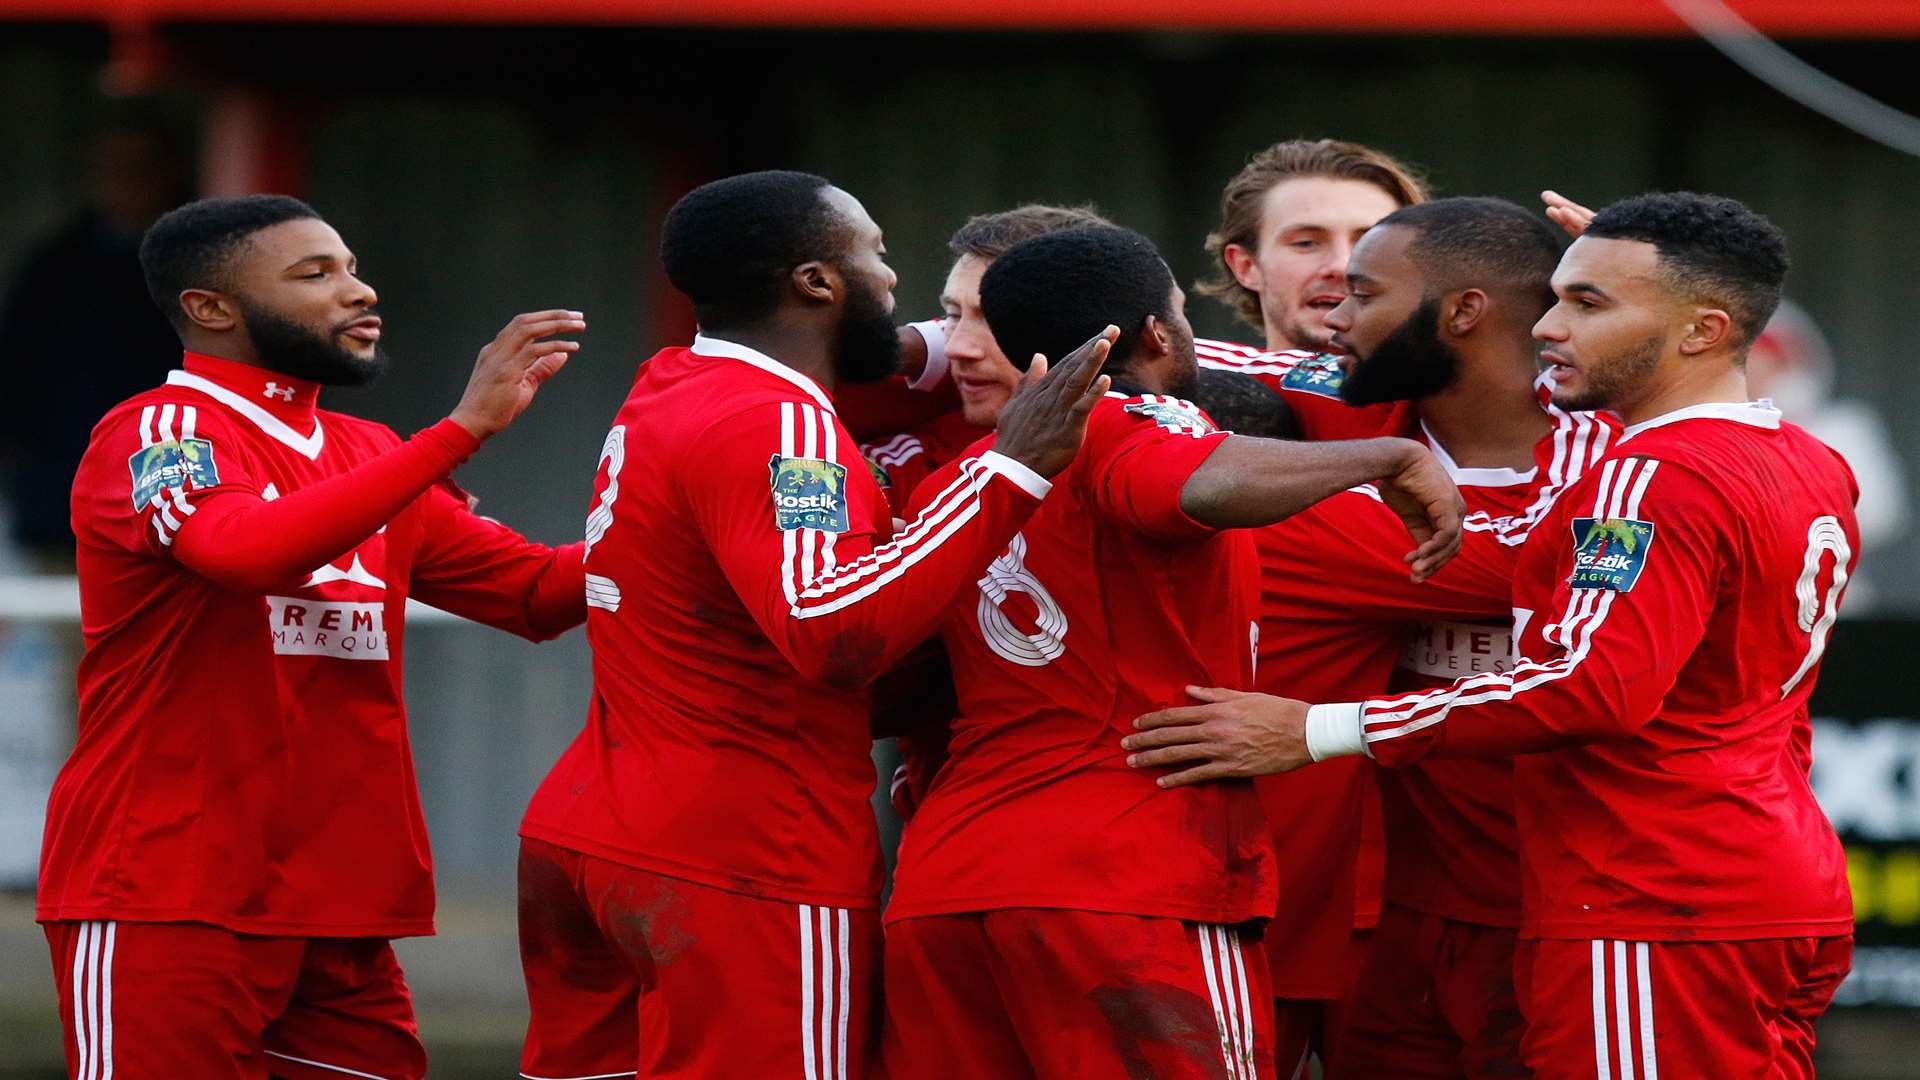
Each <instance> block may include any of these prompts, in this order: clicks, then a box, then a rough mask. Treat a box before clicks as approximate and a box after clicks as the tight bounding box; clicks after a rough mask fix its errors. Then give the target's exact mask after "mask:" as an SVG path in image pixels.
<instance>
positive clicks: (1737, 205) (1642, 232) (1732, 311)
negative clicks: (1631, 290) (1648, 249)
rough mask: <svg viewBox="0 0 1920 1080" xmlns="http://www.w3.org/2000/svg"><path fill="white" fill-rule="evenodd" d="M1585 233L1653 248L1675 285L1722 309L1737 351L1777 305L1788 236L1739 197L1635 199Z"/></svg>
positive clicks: (1687, 194) (1679, 194)
mask: <svg viewBox="0 0 1920 1080" xmlns="http://www.w3.org/2000/svg"><path fill="white" fill-rule="evenodd" d="M1584 235H1586V236H1591V237H1593V238H1595V239H1599V240H1638V241H1641V242H1643V243H1648V244H1652V245H1653V247H1654V250H1655V251H1657V252H1658V253H1659V262H1658V264H1657V265H1658V267H1659V270H1660V273H1661V274H1662V275H1663V276H1664V277H1665V278H1666V282H1667V284H1668V285H1669V286H1670V287H1672V288H1673V289H1674V290H1675V291H1676V292H1680V293H1682V294H1684V295H1686V296H1688V297H1689V298H1692V299H1694V300H1697V301H1700V302H1702V303H1708V304H1712V305H1714V306H1715V307H1719V308H1723V309H1725V311H1726V312H1727V314H1728V316H1729V317H1730V318H1731V319H1732V321H1733V332H1734V340H1733V344H1734V345H1735V347H1737V348H1745V347H1746V346H1747V345H1749V344H1751V343H1752V342H1753V340H1754V339H1755V338H1757V337H1759V336H1760V332H1761V331H1762V330H1765V329H1766V326H1767V320H1768V319H1770V318H1772V317H1773V311H1774V309H1775V308H1777V307H1779V306H1780V288H1781V286H1782V285H1783V284H1785V282H1786V279H1787V238H1786V234H1784V233H1782V232H1781V231H1780V228H1779V226H1776V225H1775V224H1774V223H1773V222H1771V221H1768V220H1767V219H1766V218H1764V217H1762V216H1761V215H1759V214H1756V213H1754V212H1753V211H1752V210H1750V209H1748V208H1747V206H1746V204H1745V203H1742V202H1741V201H1740V200H1738V199H1730V198H1728V197H1726V196H1725V195H1701V194H1698V193H1696V192H1692V191H1666V192H1652V193H1649V194H1645V195H1635V196H1633V197H1632V198H1627V199H1622V200H1620V201H1619V202H1617V203H1614V204H1613V205H1612V206H1609V207H1607V208H1606V209H1604V210H1602V211H1600V212H1599V213H1598V214H1595V215H1594V217H1593V221H1592V222H1590V223H1589V224H1588V225H1587V230H1586V232H1585V234H1584Z"/></svg>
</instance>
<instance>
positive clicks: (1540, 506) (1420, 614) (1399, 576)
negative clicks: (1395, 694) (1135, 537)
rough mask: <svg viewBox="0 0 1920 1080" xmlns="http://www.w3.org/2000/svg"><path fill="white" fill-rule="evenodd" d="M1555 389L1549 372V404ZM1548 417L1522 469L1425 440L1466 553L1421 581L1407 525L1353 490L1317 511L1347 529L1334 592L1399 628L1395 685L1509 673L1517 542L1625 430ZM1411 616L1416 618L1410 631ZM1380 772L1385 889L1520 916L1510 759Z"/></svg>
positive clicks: (1599, 421) (1367, 617)
mask: <svg viewBox="0 0 1920 1080" xmlns="http://www.w3.org/2000/svg"><path fill="white" fill-rule="evenodd" d="M1549 389H1550V387H1549V386H1548V385H1547V384H1546V383H1545V382H1544V381H1543V383H1542V399H1543V403H1544V399H1545V397H1546V395H1547V392H1548V390H1549ZM1548 413H1549V415H1550V416H1552V417H1553V418H1554V421H1555V426H1554V430H1553V431H1552V432H1551V433H1550V434H1548V435H1547V436H1545V437H1544V438H1542V439H1541V440H1540V442H1539V443H1538V444H1537V445H1536V446H1535V448H1534V467H1533V469H1531V470H1529V471H1527V472H1524V473H1522V472H1515V471H1512V470H1507V469H1462V468H1459V467H1457V466H1455V465H1454V464H1453V461H1452V459H1451V458H1449V457H1448V456H1447V453H1446V449H1445V448H1444V447H1442V446H1439V445H1438V444H1436V443H1433V441H1432V440H1431V438H1429V439H1428V440H1427V441H1428V443H1429V445H1431V446H1433V448H1434V452H1435V454H1436V455H1437V456H1438V457H1439V458H1440V460H1441V463H1442V464H1443V465H1445V466H1446V467H1447V470H1448V472H1449V474H1450V475H1452V477H1453V479H1454V482H1455V483H1456V484H1458V485H1459V486H1460V494H1461V496H1462V497H1463V498H1464V499H1465V501H1466V504H1467V516H1466V518H1465V522H1464V526H1465V528H1464V539H1463V543H1462V545H1461V549H1460V553H1459V554H1458V555H1457V556H1455V557H1454V559H1453V561H1451V562H1449V563H1448V564H1447V566H1446V567H1445V568H1443V569H1442V570H1441V571H1440V572H1439V573H1437V574H1435V575H1434V576H1433V577H1432V578H1431V579H1429V580H1428V581H1427V582H1425V583H1423V584H1419V585H1415V584H1413V583H1412V582H1411V581H1409V580H1408V578H1407V569H1406V563H1405V562H1404V561H1402V558H1401V556H1402V555H1404V554H1405V552H1406V550H1407V548H1408V545H1409V541H1408V539H1407V532H1406V527H1405V526H1404V525H1403V524H1402V523H1401V521H1400V519H1399V517H1398V516H1397V515H1395V514H1394V513H1393V512H1392V511H1390V510H1388V509H1387V508H1386V507H1385V506H1384V505H1383V504H1381V503H1379V502H1378V501H1377V500H1376V499H1374V498H1372V497H1371V496H1370V495H1368V494H1363V493H1359V492H1349V493H1346V494H1343V495H1340V496H1337V497H1336V500H1338V501H1336V500H1329V502H1328V504H1325V506H1326V508H1325V510H1320V509H1318V508H1316V510H1315V511H1313V513H1316V514H1317V513H1326V514H1329V515H1333V516H1335V517H1336V518H1337V522H1338V528H1339V530H1340V543H1339V544H1337V545H1330V546H1329V547H1327V548H1326V549H1325V550H1324V554H1323V557H1322V558H1323V562H1322V565H1321V570H1322V571H1323V572H1324V574H1325V580H1326V581H1327V582H1328V583H1329V587H1328V589H1327V596H1326V602H1327V603H1328V604H1329V605H1333V606H1336V607H1339V608H1341V609H1343V610H1345V611H1347V612H1349V613H1350V614H1351V615H1352V617H1353V618H1354V619H1355V620H1356V622H1358V623H1360V624H1364V625H1372V626H1375V627H1383V626H1386V627H1391V629H1392V630H1394V631H1395V632H1396V633H1397V634H1401V635H1403V636H1402V637H1401V641H1402V643H1403V647H1402V649H1401V651H1400V655H1399V658H1398V661H1397V667H1396V670H1395V671H1394V672H1393V675H1392V678H1391V684H1390V686H1389V689H1390V690H1395V691H1398V690H1407V689H1419V688H1431V687H1434V686H1444V685H1450V684H1451V683H1452V682H1453V681H1454V679H1456V678H1458V677H1459V676H1461V675H1468V674H1476V673H1482V672H1501V671H1508V670H1511V668H1512V665H1513V656H1512V644H1511V627H1512V603H1513V599H1512V588H1513V579H1514V572H1515V570H1514V568H1515V564H1516V563H1517V562H1518V558H1519V551H1520V545H1521V544H1523V543H1524V542H1525V540H1526V538H1527V535H1528V534H1529V533H1530V532H1531V530H1532V529H1533V527H1534V526H1535V525H1536V524H1538V522H1539V521H1540V519H1541V518H1542V517H1544V516H1545V514H1546V513H1547V511H1548V510H1549V509H1550V508H1551V507H1552V504H1553V501H1554V499H1555V498H1556V497H1557V496H1558V495H1559V494H1560V492H1562V491H1564V490H1565V489H1566V487H1567V486H1568V485H1569V484H1571V483H1573V482H1574V481H1576V480H1578V479H1579V478H1580V477H1581V476H1583V475H1585V473H1586V471H1587V470H1588V469H1589V468H1590V467H1591V466H1592V464H1593V463H1594V462H1595V461H1598V460H1599V459H1600V458H1601V457H1602V456H1603V455H1604V454H1605V453H1606V452H1607V451H1608V450H1609V449H1610V448H1611V447H1612V445H1613V440H1614V438H1615V437H1616V436H1617V434H1618V430H1619V424H1618V422H1617V421H1615V420H1614V419H1613V418H1611V417H1610V416H1605V415H1600V414H1594V413H1566V412H1562V411H1560V410H1558V409H1553V408H1551V407H1550V406H1549V407H1548ZM1356 500H1357V501H1356ZM1409 620H1417V622H1416V624H1415V625H1413V626H1412V627H1411V628H1410V632H1408V631H1409V628H1408V627H1406V626H1405V625H1404V624H1405V623H1406V622H1407V621H1409ZM1330 764H1331V763H1330ZM1307 771H1308V772H1311V771H1312V770H1307ZM1375 777H1376V780H1377V782H1378V784H1379V789H1380V803H1381V809H1382V812H1383V815H1384V818H1385V825H1386V828H1385V840H1386V864H1385V874H1384V879H1383V884H1382V893H1383V895H1384V896H1385V897H1386V898H1387V899H1389V900H1392V901H1393V902H1394V903H1397V904H1399V905H1401V906H1403V907H1408V908H1411V909H1413V910H1415V911H1421V912H1425V913H1428V914H1432V915H1439V916H1441V917H1444V918H1449V919H1457V920H1460V921H1463V922H1471V923H1477V924H1480V925H1486V926H1518V925H1519V919H1520V896H1519V888H1520V886H1519V879H1520V870H1519V863H1518V859H1519V855H1518V843H1519V841H1518V838H1517V836H1516V834H1515V831H1514V824H1513V779H1512V763H1511V762H1510V761H1508V760H1507V759H1504V758H1447V759H1430V760H1427V761H1423V762H1421V763H1419V764H1418V765H1414V766H1409V767H1407V768H1404V769H1382V770H1377V771H1376V773H1375Z"/></svg>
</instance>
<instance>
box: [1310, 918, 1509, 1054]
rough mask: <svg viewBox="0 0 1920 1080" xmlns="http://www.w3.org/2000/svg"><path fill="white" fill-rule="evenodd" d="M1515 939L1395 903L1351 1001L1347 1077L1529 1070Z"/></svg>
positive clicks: (1345, 1040) (1343, 1048)
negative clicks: (1518, 997)
mask: <svg viewBox="0 0 1920 1080" xmlns="http://www.w3.org/2000/svg"><path fill="white" fill-rule="evenodd" d="M1517 936H1518V935H1517V932H1516V931H1514V930H1511V929H1506V928H1502V927H1495V926H1479V925H1476V924H1474V923H1464V922H1456V921H1454V920H1452V919H1443V918H1441V917H1439V916H1437V915H1427V914H1424V913H1422V912H1418V911H1414V910H1412V909H1411V908H1404V907H1401V906H1400V905H1398V904H1395V903H1392V902H1388V903H1387V904H1386V905H1385V906H1384V907H1383V908H1382V909H1381V912H1380V925H1379V927H1378V928H1376V929H1375V930H1374V932H1373V950H1372V951H1371V952H1369V953H1368V954H1367V962H1366V965H1365V966H1364V967H1362V968H1361V969H1360V981H1359V983H1358V985H1356V986H1355V987H1354V991H1353V996H1352V997H1351V998H1349V999H1348V1001H1347V1012H1346V1027H1345V1029H1344V1030H1343V1031H1342V1032H1341V1033H1340V1040H1341V1041H1340V1045H1339V1050H1338V1057H1339V1062H1340V1070H1339V1073H1340V1080H1417V1078H1427V1077H1432V1078H1436V1080H1439V1078H1445V1080H1462V1078H1465V1080H1511V1078H1513V1077H1524V1076H1526V1075H1528V1073H1527V1069H1526V1066H1525V1065H1523V1064H1522V1063H1521V1057H1520V1034H1521V1031H1522V1029H1523V1027H1524V1022H1523V1021H1522V1020H1521V1018H1520V1006H1519V1003H1518V1002H1517V1001H1516V1000H1515V997H1514V989H1513V950H1514V945H1515V944H1516V938H1517Z"/></svg>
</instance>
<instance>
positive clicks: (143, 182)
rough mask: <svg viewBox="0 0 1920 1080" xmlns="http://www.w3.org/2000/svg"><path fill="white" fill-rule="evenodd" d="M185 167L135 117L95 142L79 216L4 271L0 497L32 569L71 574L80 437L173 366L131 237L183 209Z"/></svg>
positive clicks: (177, 137) (105, 129) (165, 134)
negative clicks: (8, 274)
mask: <svg viewBox="0 0 1920 1080" xmlns="http://www.w3.org/2000/svg"><path fill="white" fill-rule="evenodd" d="M189 164H190V154H189V153H188V152H187V147H186V140H185V139H184V138H183V137H182V136H181V134H180V133H179V132H178V131H177V130H175V128H174V127H173V126H172V125H170V124H169V123H167V122H166V121H165V120H164V119H163V118H162V117H160V116H159V115H158V114H156V113H154V112H152V111H151V110H149V109H148V108H147V107H145V106H136V107H134V108H132V109H130V110H127V111H123V112H121V113H119V114H117V115H115V116H113V117H111V118H110V119H108V120H107V122H106V123H104V124H103V125H102V126H101V127H100V128H99V130H98V131H97V132H96V133H95V134H94V137H93V142H92V146H91V147H90V150H89V161H88V170H87V171H88V176H87V181H88V188H87V203H86V205H85V207H83V208H82V209H81V210H80V212H79V213H78V214H77V215H75V216H74V217H73V218H72V219H71V220H70V221H68V223H67V224H66V225H65V226H63V227H62V228H60V229H59V231H57V232H55V233H54V234H53V235H51V236H50V237H48V238H47V239H46V240H45V241H44V242H43V243H41V244H40V245H39V246H38V247H35V248H33V249H32V250H31V251H29V252H28V254H27V255H26V256H25V258H24V259H22V260H21V262H20V263H18V264H17V269H16V270H15V273H14V276H13V278H12V280H11V284H10V286H9V287H8V289H7V291H6V293H5V296H4V301H3V302H0V373H4V377H5V379H6V382H7V386H8V393H7V394H6V395H5V398H4V402H0V484H3V485H4V486H3V487H0V492H4V495H5V498H6V500H7V501H8V502H9V503H10V504H11V508H12V512H13V513H12V516H13V539H14V541H15V542H16V543H18V544H19V546H20V547H21V548H22V549H24V550H25V551H26V553H27V555H28V556H29V558H30V560H31V564H32V565H33V566H35V567H36V568H37V569H40V570H43V571H48V572H63V573H72V571H73V557H74V547H73V545H74V541H73V530H72V529H71V527H70V526H69V524H68V521H67V515H68V506H67V489H68V488H69V487H71V486H72V484H73V474H74V470H75V469H76V468H77V467H78V466H79V463H80V455H81V454H82V452H84V451H85V450H86V447H87V435H88V433H89V432H90V431H92V430H93V425H94V424H95V423H97V422H98V421H99V419H100V418H101V417H102V416H104V415H106V412H107V410H108V409H109V408H111V407H112V406H113V405H114V404H116V403H118V402H120V401H122V400H124V399H126V398H128V397H131V396H132V395H133V394H135V393H137V392H139V391H141V390H144V389H146V388H147V387H150V386H152V385H153V384H154V383H155V382H157V381H159V380H160V379H161V378H162V377H163V376H164V375H165V373H166V371H167V370H168V369H169V368H171V367H173V366H174V364H175V363H176V362H177V361H178V360H179V357H180V342H179V339H178V338H177V337H176V336H175V335H174V332H173V329H172V327H170V326H168V325H167V320H166V319H165V317H163V316H162V315H161V314H160V312H159V310H158V309H157V308H155V307H154V305H153V301H152V300H151V299H149V298H148V296H147V287H146V282H145V279H144V278H143V277H142V276H141V273H140V261H139V258H138V251H139V247H140V237H141V235H142V234H143V233H145V232H146V230H147V226H149V225H151V224H153V222H154V220H155V219H157V218H158V217H159V216H160V215H161V214H162V213H164V212H166V211H167V210H169V209H171V208H172V207H174V206H176V205H178V204H180V203H182V202H185V201H186V200H187V199H188V198H190V197H191V196H192V177H191V172H190V169H189Z"/></svg>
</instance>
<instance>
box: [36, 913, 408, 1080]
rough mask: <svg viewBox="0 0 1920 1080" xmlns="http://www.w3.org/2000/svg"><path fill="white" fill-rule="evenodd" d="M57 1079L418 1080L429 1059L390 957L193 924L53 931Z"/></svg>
mask: <svg viewBox="0 0 1920 1080" xmlns="http://www.w3.org/2000/svg"><path fill="white" fill-rule="evenodd" d="M45 930H46V933H47V944H48V945H49V946H50V947H51V949H52V952H53V981H54V985H55V986H57V987H58V988H59V990H60V1024H61V1028H62V1029H63V1031H64V1033H65V1043H66V1054H67V1075H68V1076H70V1077H75V1078H79V1080H106V1078H108V1077H111V1078H112V1080H150V1078H151V1080H162V1078H164V1080H178V1078H180V1077H186V1076H190V1077H193V1078H194V1080H265V1078H266V1077H277V1078H284V1080H321V1078H325V1080H340V1077H342V1076H363V1077H378V1078H380V1080H419V1078H421V1077H424V1076H425V1075H426V1074H427V1052H426V1050H425V1049H423V1048H422V1047H421V1045H420V1033H419V1029H418V1028H417V1027H416V1026H415V1025H414V1021H413V998H412V997H411V996H410V995H409V994H408V993H407V984H406V981H405V979H404V978H403V977H402V975H401V972H400V964H399V962H398V961H397V960H395V959H394V956H393V946H392V945H390V944H388V943H387V942H386V941H385V940H384V939H372V938H296V937H259V936H255V935H251V934H236V933H234V932H233V931H231V930H224V929H221V928H220V927H217V926H208V925H205V924H203V923H138V922H53V923H48V924H46V926H45Z"/></svg>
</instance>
